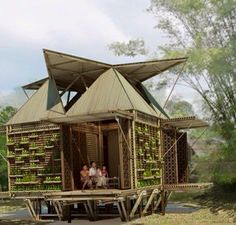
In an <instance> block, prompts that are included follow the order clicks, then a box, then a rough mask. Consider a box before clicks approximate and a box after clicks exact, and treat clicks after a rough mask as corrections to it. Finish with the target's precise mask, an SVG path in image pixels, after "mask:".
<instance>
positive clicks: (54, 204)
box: [52, 201, 62, 220]
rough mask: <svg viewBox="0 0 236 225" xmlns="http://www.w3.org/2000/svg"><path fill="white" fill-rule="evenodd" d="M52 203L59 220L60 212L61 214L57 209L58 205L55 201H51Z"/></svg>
mask: <svg viewBox="0 0 236 225" xmlns="http://www.w3.org/2000/svg"><path fill="white" fill-rule="evenodd" d="M52 205H53V206H54V208H55V210H56V213H57V216H58V219H59V220H62V214H61V212H60V209H59V207H58V204H57V201H52Z"/></svg>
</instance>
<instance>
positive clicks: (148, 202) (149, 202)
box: [143, 189, 160, 214]
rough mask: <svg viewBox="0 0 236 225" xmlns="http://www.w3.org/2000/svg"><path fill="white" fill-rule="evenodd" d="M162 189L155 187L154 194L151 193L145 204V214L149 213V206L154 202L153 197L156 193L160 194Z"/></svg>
mask: <svg viewBox="0 0 236 225" xmlns="http://www.w3.org/2000/svg"><path fill="white" fill-rule="evenodd" d="M159 193H160V190H159V189H154V190H153V191H152V194H151V195H150V197H149V199H148V201H147V204H146V205H145V207H144V209H143V214H145V213H147V210H148V208H149V206H150V205H151V204H152V201H153V198H154V197H155V195H157V194H159Z"/></svg>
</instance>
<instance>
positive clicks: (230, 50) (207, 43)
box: [111, 0, 236, 139]
mask: <svg viewBox="0 0 236 225" xmlns="http://www.w3.org/2000/svg"><path fill="white" fill-rule="evenodd" d="M235 6H236V1H235V0H224V1H219V0H185V1H179V0H151V6H150V8H149V9H148V10H149V11H150V12H151V13H153V14H154V15H155V16H158V20H157V26H156V27H157V28H158V29H161V30H162V31H164V32H165V33H166V34H168V37H169V39H170V42H169V44H167V45H165V46H159V50H160V51H161V52H162V54H163V55H164V57H175V56H179V55H187V56H188V57H189V59H188V62H187V64H186V65H185V67H184V73H183V74H184V75H183V76H182V81H184V82H185V83H187V84H188V85H190V86H191V87H192V88H193V89H194V90H196V91H197V92H198V93H199V94H200V95H201V97H202V99H203V100H204V106H205V108H207V109H209V110H210V112H211V114H212V115H213V119H214V120H215V121H216V122H217V123H218V124H220V127H219V128H222V127H228V128H230V129H223V130H222V129H220V131H221V134H222V135H223V136H224V137H225V138H227V139H228V138H231V137H232V136H231V132H227V130H231V129H232V128H233V127H234V124H235V123H236V70H235V68H236V60H235V59H236V7H235ZM111 47H112V48H113V49H114V48H118V49H119V45H118V44H116V45H113V46H111ZM143 47H144V46H143ZM119 54H125V55H127V52H126V51H125V48H123V49H120V52H119ZM233 129H235V128H233Z"/></svg>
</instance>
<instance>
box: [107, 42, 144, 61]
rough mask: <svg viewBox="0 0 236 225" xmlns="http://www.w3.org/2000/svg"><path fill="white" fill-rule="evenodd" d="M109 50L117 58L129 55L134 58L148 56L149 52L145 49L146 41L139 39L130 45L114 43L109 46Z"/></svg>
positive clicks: (129, 43)
mask: <svg viewBox="0 0 236 225" xmlns="http://www.w3.org/2000/svg"><path fill="white" fill-rule="evenodd" d="M109 49H110V50H111V51H112V52H113V53H114V55H117V56H121V55H127V56H131V57H134V56H136V55H146V54H147V52H148V51H147V49H146V48H145V44H144V41H143V40H142V39H139V38H138V39H135V40H130V41H129V42H128V43H125V42H114V43H112V44H110V45H109Z"/></svg>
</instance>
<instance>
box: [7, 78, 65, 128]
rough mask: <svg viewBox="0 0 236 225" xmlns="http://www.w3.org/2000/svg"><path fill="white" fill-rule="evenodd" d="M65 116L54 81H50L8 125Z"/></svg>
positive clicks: (47, 81) (46, 82)
mask: <svg viewBox="0 0 236 225" xmlns="http://www.w3.org/2000/svg"><path fill="white" fill-rule="evenodd" d="M64 114H65V111H64V108H63V105H62V102H61V98H60V95H59V93H58V90H57V87H56V84H55V82H54V80H52V79H48V80H46V81H45V82H44V84H43V85H42V86H41V87H40V88H39V90H37V91H36V92H35V93H34V94H33V95H32V96H31V97H30V98H29V100H28V101H27V102H26V103H25V104H24V105H23V106H22V107H21V108H20V109H19V110H18V111H17V113H16V114H15V115H14V116H13V117H12V118H11V119H10V120H9V121H8V123H7V125H10V124H19V123H31V122H38V121H40V120H43V119H45V118H51V117H53V118H55V117H59V116H62V115H64Z"/></svg>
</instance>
